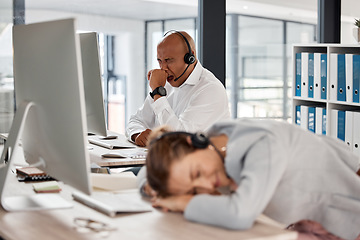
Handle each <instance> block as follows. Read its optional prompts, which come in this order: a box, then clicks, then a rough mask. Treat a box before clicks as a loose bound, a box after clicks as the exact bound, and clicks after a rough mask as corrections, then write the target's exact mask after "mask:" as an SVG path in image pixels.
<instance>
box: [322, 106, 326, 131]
mask: <svg viewBox="0 0 360 240" xmlns="http://www.w3.org/2000/svg"><path fill="white" fill-rule="evenodd" d="M322 134H323V135H326V108H324V109H323V114H322Z"/></svg>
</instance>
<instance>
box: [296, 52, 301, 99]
mask: <svg viewBox="0 0 360 240" xmlns="http://www.w3.org/2000/svg"><path fill="white" fill-rule="evenodd" d="M295 71H296V76H295V96H299V97H300V96H301V53H296V54H295Z"/></svg>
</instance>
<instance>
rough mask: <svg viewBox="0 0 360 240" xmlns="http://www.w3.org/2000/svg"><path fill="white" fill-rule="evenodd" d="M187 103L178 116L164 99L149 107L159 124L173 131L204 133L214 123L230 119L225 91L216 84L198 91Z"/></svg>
mask: <svg viewBox="0 0 360 240" xmlns="http://www.w3.org/2000/svg"><path fill="white" fill-rule="evenodd" d="M214 96H216V97H214ZM181 100H182V101H185V100H184V99H181ZM188 102H189V104H188V105H187V106H186V109H185V110H184V111H183V112H182V113H181V114H180V115H179V116H177V115H176V114H175V112H174V110H173V109H172V107H171V106H170V104H169V102H168V101H167V99H166V98H160V99H158V100H157V101H156V102H154V103H153V104H152V105H151V107H152V109H153V112H154V114H155V116H156V119H157V121H158V122H159V124H160V125H167V126H170V127H171V128H172V129H174V130H185V131H199V130H201V131H205V130H206V129H208V128H209V127H210V126H211V125H213V124H214V123H215V122H218V121H220V120H225V119H230V111H229V107H228V98H227V96H226V91H225V90H224V89H221V88H219V86H218V85H216V84H209V85H207V86H206V87H204V88H202V89H200V90H199V91H197V92H196V93H195V94H193V95H192V96H191V98H190V99H189V100H188ZM176 104H177V103H174V104H173V105H176ZM179 104H181V103H180V102H179Z"/></svg>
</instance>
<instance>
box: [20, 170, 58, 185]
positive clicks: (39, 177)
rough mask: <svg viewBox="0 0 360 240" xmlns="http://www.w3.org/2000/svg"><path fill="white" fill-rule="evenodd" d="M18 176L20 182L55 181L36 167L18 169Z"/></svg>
mask: <svg viewBox="0 0 360 240" xmlns="http://www.w3.org/2000/svg"><path fill="white" fill-rule="evenodd" d="M16 174H17V178H18V181H19V182H28V181H50V180H55V179H54V178H52V177H51V176H49V175H47V174H46V173H45V172H44V171H42V170H41V169H38V168H36V167H22V168H16Z"/></svg>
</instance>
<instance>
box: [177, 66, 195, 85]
mask: <svg viewBox="0 0 360 240" xmlns="http://www.w3.org/2000/svg"><path fill="white" fill-rule="evenodd" d="M190 64H191V63H189V64H188V65H187V67H186V68H185V70H184V71H183V73H182V74H181V75H180V76H178V77H177V78H175V79H174V82H176V81H177V80H178V79H179V78H181V77H182V75H184V73H185V72H186V70H188V68H189V67H190Z"/></svg>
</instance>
